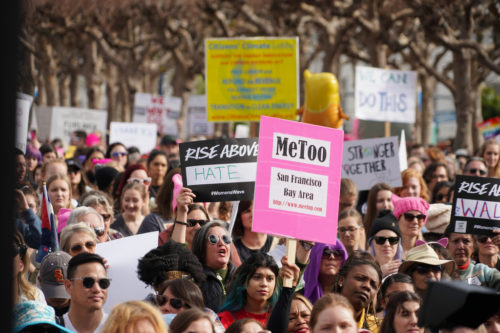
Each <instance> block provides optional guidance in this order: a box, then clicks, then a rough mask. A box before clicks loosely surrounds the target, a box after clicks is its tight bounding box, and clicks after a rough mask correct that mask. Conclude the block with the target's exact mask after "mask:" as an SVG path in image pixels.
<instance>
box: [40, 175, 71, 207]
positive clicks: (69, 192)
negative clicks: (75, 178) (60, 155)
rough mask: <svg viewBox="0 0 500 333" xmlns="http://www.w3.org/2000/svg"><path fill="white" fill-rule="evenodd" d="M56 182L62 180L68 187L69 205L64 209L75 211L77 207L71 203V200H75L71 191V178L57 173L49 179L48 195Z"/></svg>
mask: <svg viewBox="0 0 500 333" xmlns="http://www.w3.org/2000/svg"><path fill="white" fill-rule="evenodd" d="M56 180H62V181H64V182H65V183H66V184H67V185H68V204H67V205H66V207H63V208H69V209H74V208H75V207H74V206H73V204H72V203H71V199H72V198H73V196H72V195H71V192H72V191H71V182H70V180H69V178H68V177H67V176H65V175H63V174H60V173H57V174H55V175H52V176H50V178H49V179H47V185H46V186H47V194H48V192H49V188H50V185H51V184H52V183H53V182H55V181H56ZM54 213H55V212H54ZM56 215H57V214H56Z"/></svg>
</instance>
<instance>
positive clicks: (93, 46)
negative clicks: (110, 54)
mask: <svg viewBox="0 0 500 333" xmlns="http://www.w3.org/2000/svg"><path fill="white" fill-rule="evenodd" d="M85 52H86V56H85V64H86V65H85V70H84V73H83V75H84V76H85V82H86V85H87V95H88V105H89V108H90V109H102V102H101V101H102V65H103V59H102V56H101V55H100V54H99V52H98V48H97V43H96V42H95V41H92V42H90V44H89V45H88V47H87V48H86V50H85Z"/></svg>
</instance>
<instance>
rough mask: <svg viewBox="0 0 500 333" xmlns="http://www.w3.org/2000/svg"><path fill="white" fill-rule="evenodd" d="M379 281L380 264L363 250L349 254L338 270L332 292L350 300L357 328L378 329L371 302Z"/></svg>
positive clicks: (380, 278)
mask: <svg viewBox="0 0 500 333" xmlns="http://www.w3.org/2000/svg"><path fill="white" fill-rule="evenodd" d="M381 281H382V271H381V270H380V266H379V265H378V264H377V262H376V261H375V259H374V258H373V257H372V256H371V255H370V254H368V253H364V252H355V253H353V254H352V255H350V256H349V258H348V259H347V260H346V262H345V264H344V266H342V268H341V269H340V271H339V274H338V278H337V281H336V283H335V288H334V292H336V293H339V294H341V295H342V296H344V297H346V298H347V299H348V300H349V302H351V304H352V306H353V308H354V318H355V320H356V321H357V322H358V329H367V330H370V331H371V332H377V331H378V327H379V324H380V323H379V322H378V320H377V318H376V317H375V313H374V311H375V305H374V304H373V303H374V300H375V299H376V296H377V290H378V288H379V286H380V283H381ZM313 312H314V309H313ZM311 322H312V319H311ZM313 332H314V330H313Z"/></svg>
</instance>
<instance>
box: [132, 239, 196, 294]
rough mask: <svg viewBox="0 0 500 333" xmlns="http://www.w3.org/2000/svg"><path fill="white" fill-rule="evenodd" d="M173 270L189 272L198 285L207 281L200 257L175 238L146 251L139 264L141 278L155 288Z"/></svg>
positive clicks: (138, 270)
mask: <svg viewBox="0 0 500 333" xmlns="http://www.w3.org/2000/svg"><path fill="white" fill-rule="evenodd" d="M172 271H178V272H185V273H188V274H189V275H190V278H192V279H193V281H194V282H195V283H196V284H198V285H200V284H201V283H202V282H203V281H205V273H203V266H202V265H201V263H200V261H199V260H198V258H197V257H196V256H195V255H194V254H193V253H192V252H191V251H190V250H189V249H187V248H186V246H184V245H183V244H180V243H177V242H175V241H173V240H169V241H168V242H166V243H165V244H163V245H161V246H158V247H157V248H156V249H153V250H151V251H149V252H148V253H146V255H144V257H142V258H141V259H139V264H138V265H137V275H138V276H139V279H140V280H141V281H143V282H144V283H146V284H147V285H150V286H152V287H153V288H156V287H158V286H159V285H160V284H161V283H162V282H163V281H165V280H167V279H168V277H167V276H168V272H172Z"/></svg>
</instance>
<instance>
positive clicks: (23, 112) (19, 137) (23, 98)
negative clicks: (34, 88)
mask: <svg viewBox="0 0 500 333" xmlns="http://www.w3.org/2000/svg"><path fill="white" fill-rule="evenodd" d="M32 103H33V97H31V96H30V95H26V94H23V93H17V98H16V143H15V145H16V148H19V149H20V150H21V151H22V152H23V153H26V140H27V138H28V122H29V117H30V109H31V104H32Z"/></svg>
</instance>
